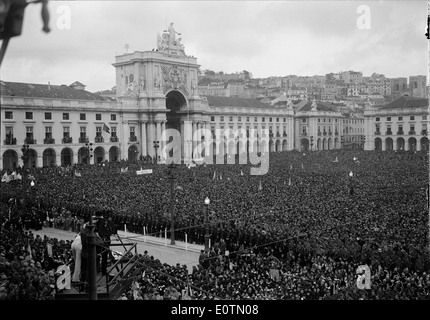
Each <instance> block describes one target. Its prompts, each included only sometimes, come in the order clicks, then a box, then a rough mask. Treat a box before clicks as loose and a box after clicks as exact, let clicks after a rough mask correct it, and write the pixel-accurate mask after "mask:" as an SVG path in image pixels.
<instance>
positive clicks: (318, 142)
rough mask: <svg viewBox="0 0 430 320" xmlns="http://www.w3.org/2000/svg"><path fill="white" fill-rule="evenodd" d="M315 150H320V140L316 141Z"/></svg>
mask: <svg viewBox="0 0 430 320" xmlns="http://www.w3.org/2000/svg"><path fill="white" fill-rule="evenodd" d="M317 150H321V139H318V140H317Z"/></svg>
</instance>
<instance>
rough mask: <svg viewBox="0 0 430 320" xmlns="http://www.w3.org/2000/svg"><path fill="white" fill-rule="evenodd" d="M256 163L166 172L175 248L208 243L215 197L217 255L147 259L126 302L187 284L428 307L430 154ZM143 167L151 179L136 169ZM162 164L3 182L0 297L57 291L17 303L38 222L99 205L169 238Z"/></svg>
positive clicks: (312, 156)
mask: <svg viewBox="0 0 430 320" xmlns="http://www.w3.org/2000/svg"><path fill="white" fill-rule="evenodd" d="M109 153H110V152H109ZM62 156H63V154H62ZM251 166H252V165H251V164H235V165H223V164H216V165H204V164H203V165H197V166H196V167H193V168H189V167H188V166H186V165H178V166H177V168H176V169H174V175H175V178H176V179H175V186H176V187H175V204H174V210H175V229H176V230H177V231H176V232H175V237H176V239H177V240H178V241H181V240H182V241H183V240H185V233H186V234H187V239H188V241H189V242H195V243H199V244H204V234H205V220H204V216H205V215H204V212H205V210H206V207H205V204H204V199H205V198H206V197H209V198H210V200H211V201H210V206H209V207H208V210H209V230H210V236H211V247H212V248H211V249H210V250H209V251H208V252H207V253H202V254H203V255H202V256H201V259H200V261H199V262H196V264H198V265H199V266H198V267H196V268H195V270H194V272H193V273H187V271H186V270H187V268H186V267H185V268H184V266H181V265H176V266H171V265H166V264H163V263H161V262H160V261H158V260H155V259H153V258H151V256H150V255H148V256H141V257H140V258H139V259H141V263H142V265H141V268H142V271H145V276H143V277H142V278H139V279H137V282H136V283H135V284H134V285H133V286H132V287H130V288H129V290H128V291H127V295H126V298H127V299H160V298H161V299H163V298H164V299H174V297H176V298H178V297H179V298H183V295H182V294H181V292H182V290H184V289H186V288H187V287H191V288H193V293H192V294H191V298H192V299H311V300H314V299H372V300H379V299H390V300H391V299H399V300H403V299H423V300H428V299H429V292H430V275H429V268H430V260H429V256H428V249H427V248H428V245H429V243H428V239H429V237H428V223H429V221H428V199H427V190H428V155H427V153H425V152H413V151H396V150H394V151H385V152H378V151H360V150H351V151H342V150H330V151H313V152H307V151H305V152H298V151H291V152H275V153H271V154H270V168H269V172H268V173H267V174H265V175H262V176H250V175H249V172H250V171H249V169H250V167H251ZM123 168H127V169H128V170H127V171H123V170H121V169H123ZM141 168H148V169H152V170H153V173H152V174H148V175H136V170H140V169H141ZM74 170H79V172H80V174H81V177H76V176H75V175H74V174H73V171H74ZM166 170H167V168H166V166H165V165H155V164H153V163H152V162H151V161H148V159H144V160H142V161H140V160H135V161H120V162H110V163H103V165H102V164H95V165H75V166H72V167H57V166H55V167H48V168H33V169H32V175H33V176H34V178H35V181H36V185H35V187H34V188H33V189H32V190H28V188H25V187H24V186H23V185H22V182H21V181H11V182H7V183H6V182H3V183H2V193H1V198H0V200H1V202H0V203H1V207H2V210H1V213H2V214H1V225H2V233H1V237H2V241H1V244H2V246H3V248H1V247H0V250H2V257H1V259H2V260H1V266H2V268H3V269H2V270H3V271H0V273H1V272H3V274H4V275H5V277H6V278H7V281H8V282H7V285H4V287H5V289H4V290H2V292H3V293H0V297H3V298H5V299H14V298H17V297H19V298H22V299H26V298H30V297H31V299H33V298H34V299H42V298H47V297H51V291H49V283H50V282H49V274H48V275H47V274H45V275H44V276H47V278H46V279H45V278H43V277H42V278H43V279H45V280H43V284H41V283H39V284H38V285H37V286H38V288H39V289H38V290H39V292H38V294H36V293H34V294H33V293H32V294H31V295H25V294H24V293H22V292H27V293H28V292H33V291H34V290H36V289H34V288H35V285H34V284H33V283H30V282H28V281H27V282H26V281H24V282H23V281H20V279H21V278H20V277H24V273H22V274H21V273H18V275H16V276H14V269H13V268H12V267H10V266H12V264H13V265H14V266H15V267H16V268H18V269H20V268H28V265H29V264H31V263H33V264H34V267H33V266H31V268H33V271H32V272H36V273H37V272H39V271H40V270H39V269H38V266H37V262H43V245H40V248H41V250H42V253H40V252H39V253H36V252H35V253H34V255H33V257H32V259H31V260H25V256H26V254H25V246H21V245H19V244H21V243H31V244H33V243H39V244H40V240H39V239H36V238H34V237H33V236H32V235H31V234H29V233H28V231H25V230H26V228H29V229H31V228H40V226H41V224H42V223H43V222H45V223H46V221H45V220H46V217H50V218H52V219H53V220H54V226H55V227H58V228H68V229H73V230H76V231H77V230H78V229H79V228H78V226H79V225H82V224H83V223H84V222H85V220H86V219H87V218H88V216H89V215H91V214H92V213H93V212H95V211H97V210H105V211H106V212H109V216H110V217H111V218H112V220H113V221H114V222H115V223H116V224H117V226H118V228H122V227H123V226H124V224H126V225H127V230H130V231H131V232H136V233H141V232H142V231H143V228H144V227H146V230H148V232H149V233H150V234H152V235H155V236H157V235H159V234H160V230H165V229H167V230H169V229H170V215H169V207H170V188H169V180H168V177H167V172H166ZM5 172H6V173H7V174H11V171H10V170H9V171H5V170H4V171H3V172H2V176H3V175H4V174H5ZM351 173H352V175H351ZM24 194H26V201H27V204H24V203H22V197H23V195H24ZM31 237H33V239H34V240H31V239H30V238H31ZM34 241H36V242H34ZM43 241H45V240H44V239H42V242H41V243H42V244H43ZM46 241H48V240H46ZM52 241H53V242H54V243H58V246H60V247H61V250H60V249H58V250H59V252H61V254H60V253H58V254H57V255H56V256H57V258H58V259H60V258H61V259H63V258H64V259H65V257H68V256H67V255H68V254H69V253H68V250H67V246H68V245H70V244H68V243H62V244H61V243H60V242H59V241H57V242H56V241H55V240H52ZM4 244H7V246H5V245H4ZM15 244H18V245H15ZM35 245H36V244H35ZM36 247H39V246H36ZM227 253H228V254H227ZM63 255H64V257H63ZM60 256H61V257H60ZM20 257H23V259H21V258H20ZM32 261H33V262H32ZM25 262H27V266H25V265H24V263H25ZM7 263H9V265H7ZM360 265H368V266H369V268H370V271H371V275H372V278H371V279H372V288H371V290H360V289H358V288H357V273H356V270H357V268H358V267H359V266H360ZM5 266H6V267H5ZM42 269H43V268H42ZM45 272H47V273H49V270H45ZM2 277H3V275H2ZM6 278H5V279H6ZM12 279H13V280H12ZM39 279H41V278H39ZM0 285H3V282H2V284H0ZM45 285H47V286H48V288H46V292H45V291H43V290H42V291H41V289H40V288H42V287H44V286H45ZM23 286H24V287H25V288H27V287H29V288H30V289H31V290H30V289H29V290H27V291H26V290H25V288H24V289H23ZM167 288H169V290H168V289H167ZM33 289H34V290H33ZM32 290H33V291H32ZM36 291H37V290H36ZM174 291H176V292H178V293H179V294H171V293H172V292H174ZM4 292H6V293H4ZM42 292H44V293H43V294H42Z"/></svg>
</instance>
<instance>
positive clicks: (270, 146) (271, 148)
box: [269, 139, 275, 152]
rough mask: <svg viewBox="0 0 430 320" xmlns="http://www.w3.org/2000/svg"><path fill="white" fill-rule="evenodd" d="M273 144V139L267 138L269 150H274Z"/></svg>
mask: <svg viewBox="0 0 430 320" xmlns="http://www.w3.org/2000/svg"><path fill="white" fill-rule="evenodd" d="M274 146H275V144H274V143H273V140H272V139H270V140H269V152H273V151H275V148H274Z"/></svg>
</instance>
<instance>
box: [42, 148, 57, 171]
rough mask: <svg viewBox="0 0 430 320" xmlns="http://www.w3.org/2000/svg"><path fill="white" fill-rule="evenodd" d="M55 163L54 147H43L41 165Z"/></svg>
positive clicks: (49, 165) (47, 165)
mask: <svg viewBox="0 0 430 320" xmlns="http://www.w3.org/2000/svg"><path fill="white" fill-rule="evenodd" d="M55 165H56V154H55V150H54V149H51V148H49V149H45V151H43V166H44V167H53V166H55Z"/></svg>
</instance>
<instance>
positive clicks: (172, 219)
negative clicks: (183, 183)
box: [167, 162, 176, 245]
mask: <svg viewBox="0 0 430 320" xmlns="http://www.w3.org/2000/svg"><path fill="white" fill-rule="evenodd" d="M167 168H168V171H167V177H168V179H169V180H170V244H171V245H174V244H175V212H174V210H173V202H174V197H175V196H174V192H175V190H174V184H175V176H174V175H173V170H174V169H175V168H176V165H175V163H174V162H172V163H171V164H169V165H168V166H167Z"/></svg>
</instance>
